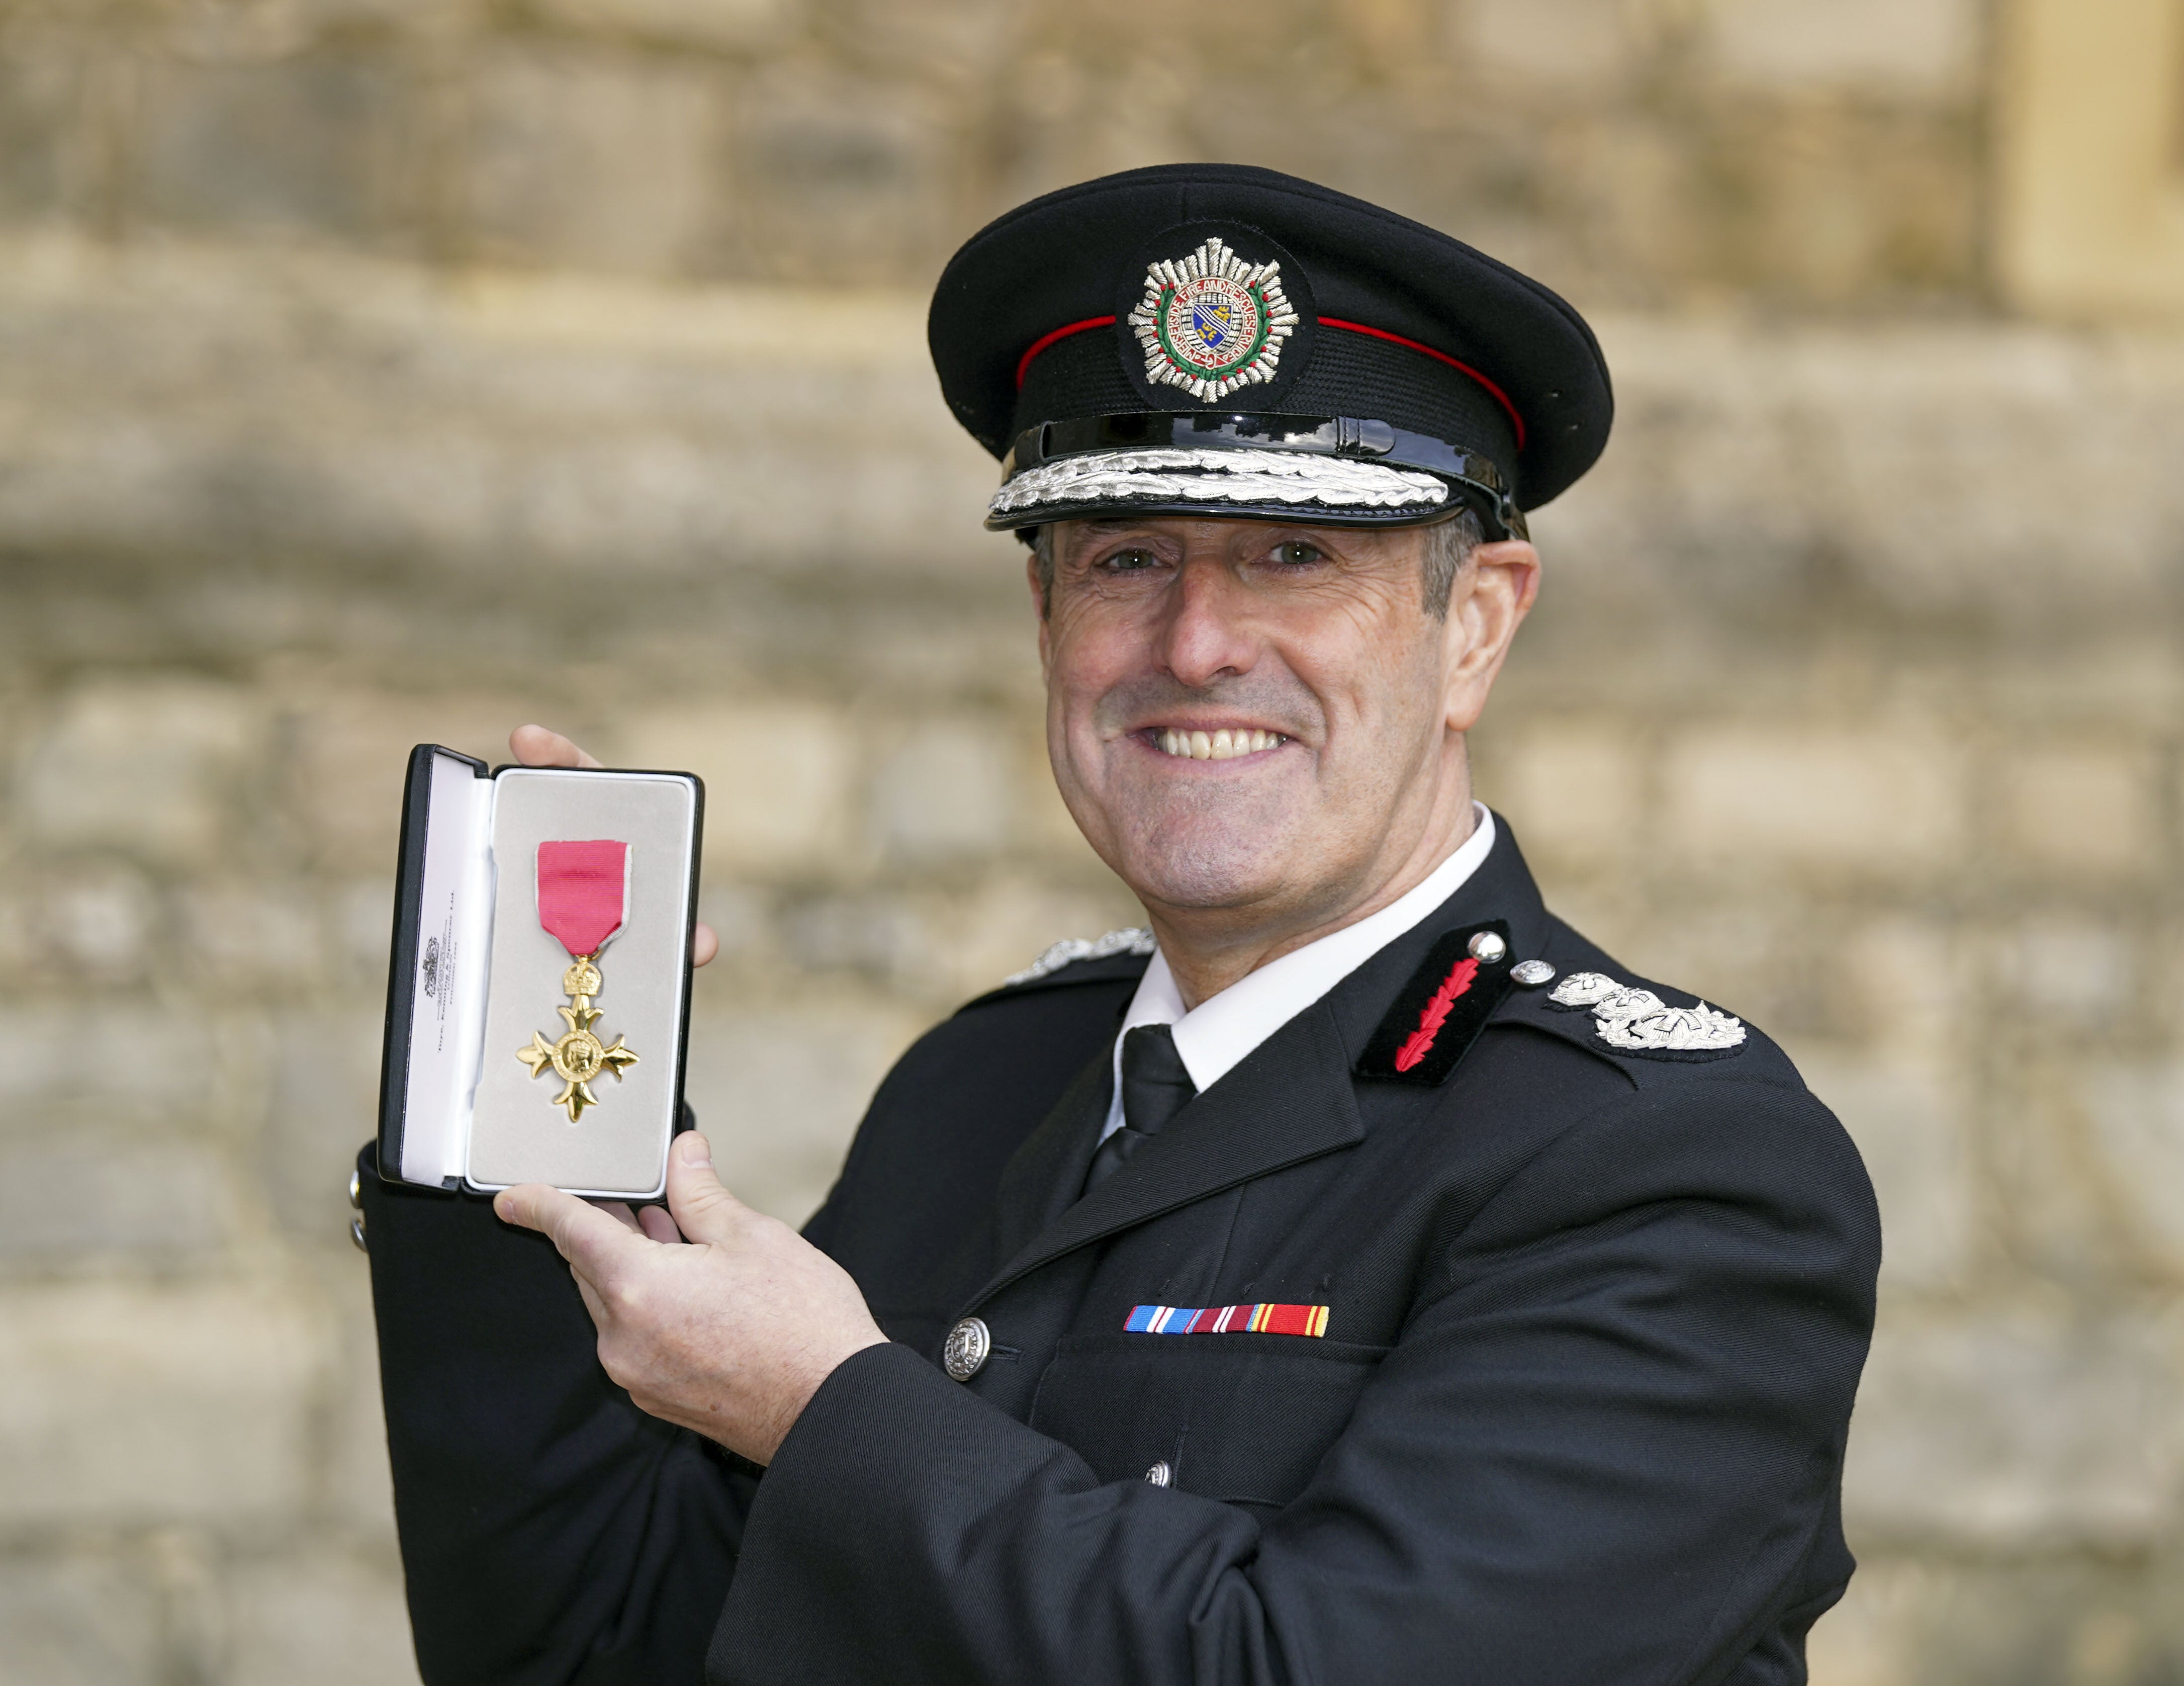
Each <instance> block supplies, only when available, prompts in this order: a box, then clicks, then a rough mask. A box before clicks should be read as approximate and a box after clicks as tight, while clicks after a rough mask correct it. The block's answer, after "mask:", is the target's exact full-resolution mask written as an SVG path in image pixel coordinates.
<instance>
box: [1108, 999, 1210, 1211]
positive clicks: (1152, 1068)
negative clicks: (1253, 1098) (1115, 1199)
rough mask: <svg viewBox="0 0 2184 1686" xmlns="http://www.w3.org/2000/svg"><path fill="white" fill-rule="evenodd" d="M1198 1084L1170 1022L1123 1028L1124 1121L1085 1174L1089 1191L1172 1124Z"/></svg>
mask: <svg viewBox="0 0 2184 1686" xmlns="http://www.w3.org/2000/svg"><path fill="white" fill-rule="evenodd" d="M1197 1092H1198V1086H1197V1085H1196V1084H1195V1083H1193V1082H1192V1081H1191V1080H1190V1072H1188V1071H1186V1070H1185V1069H1184V1064H1183V1056H1182V1055H1181V1054H1179V1053H1178V1052H1176V1051H1175V1032H1174V1031H1173V1030H1170V1029H1169V1028H1168V1027H1167V1025H1165V1024H1140V1025H1139V1026H1138V1028H1137V1029H1136V1030H1126V1031H1124V1032H1123V1123H1122V1125H1121V1127H1120V1128H1118V1129H1117V1130H1116V1131H1115V1132H1114V1133H1113V1134H1112V1135H1111V1136H1108V1138H1107V1139H1106V1141H1105V1142H1101V1143H1100V1150H1099V1152H1097V1153H1095V1154H1093V1156H1092V1168H1091V1169H1090V1170H1088V1171H1087V1172H1085V1174H1084V1192H1086V1193H1087V1194H1089V1193H1090V1192H1092V1191H1093V1190H1094V1189H1095V1188H1097V1187H1098V1186H1100V1184H1101V1183H1103V1182H1105V1181H1106V1180H1107V1179H1108V1178H1109V1177H1111V1176H1112V1175H1114V1174H1115V1173H1116V1172H1117V1171H1118V1170H1122V1168H1123V1160H1125V1159H1127V1158H1129V1157H1130V1155H1131V1154H1133V1153H1136V1152H1137V1151H1138V1149H1139V1148H1140V1147H1144V1146H1145V1143H1146V1142H1149V1141H1151V1139H1152V1138H1153V1137H1154V1136H1157V1135H1159V1134H1160V1133H1161V1131H1163V1130H1165V1129H1166V1128H1167V1124H1168V1120H1169V1119H1172V1118H1173V1117H1174V1116H1175V1115H1176V1114H1178V1113H1179V1112H1181V1111H1182V1110H1183V1105H1184V1102H1186V1101H1188V1100H1190V1097H1192V1096H1194V1095H1195V1094H1196V1093H1197Z"/></svg>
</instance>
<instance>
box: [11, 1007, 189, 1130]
mask: <svg viewBox="0 0 2184 1686" xmlns="http://www.w3.org/2000/svg"><path fill="white" fill-rule="evenodd" d="M14 1030H15V1035H14V1038H13V1039H12V1050H13V1063H12V1064H11V1066H10V1068H9V1072H8V1081H9V1087H10V1090H11V1091H12V1093H13V1095H14V1098H15V1100H16V1102H17V1103H18V1104H19V1106H20V1105H21V1104H23V1103H30V1104H31V1105H33V1106H36V1107H37V1108H42V1109H69V1110H70V1111H74V1110H77V1109H88V1110H91V1111H93V1112H95V1113H96V1114H97V1115H98V1116H99V1117H100V1118H102V1119H107V1120H109V1121H110V1120H112V1119H114V1118H116V1117H120V1116H135V1117H139V1118H147V1119H148V1118H153V1117H158V1118H161V1119H166V1120H168V1121H170V1122H171V1121H172V1120H174V1119H175V1118H177V1117H181V1118H183V1119H195V1118H197V1117H198V1115H199V1112H200V1103H202V1101H203V1097H204V1092H205V1078H206V1076H207V1075H208V1074H207V1068H208V1066H209V1065H212V1064H215V1063H216V1062H217V1061H218V1060H219V1059H220V1055H221V1046H220V1041H219V1039H218V1037H217V1036H216V1034H215V1031H214V1027H213V1025H212V1024H209V1022H208V1021H206V1020H205V1019H201V1018H198V1017H197V1016H196V1015H194V1014H192V1013H187V1012H183V1011H179V1010H175V1011H168V1010H163V1009H161V1008H155V1007H137V1006H121V1005H109V1004H105V1003H83V1004H70V1005H63V1004H59V1003H52V1002H45V1003H40V1004H37V1005H35V1006H25V1007H24V1008H20V1009H19V1010H18V1011H17V1012H16V1013H15V1015H14ZM193 1084H194V1086H192V1085H193ZM17 1121H20V1120H17ZM8 1122H9V1120H6V1119H0V1127H4V1125H6V1124H7V1123H8Z"/></svg>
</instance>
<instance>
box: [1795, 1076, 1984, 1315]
mask: <svg viewBox="0 0 2184 1686" xmlns="http://www.w3.org/2000/svg"><path fill="white" fill-rule="evenodd" d="M1791 1053H1792V1057H1793V1058H1795V1059H1796V1060H1797V1069H1799V1071H1801V1072H1802V1074H1803V1075H1804V1079H1805V1081H1806V1083H1807V1084H1808V1085H1809V1086H1810V1087H1811V1088H1812V1091H1813V1092H1814V1094H1816V1095H1818V1096H1819V1097H1820V1099H1821V1100H1823V1101H1824V1102H1825V1103H1827V1105H1828V1106H1829V1108H1830V1109H1831V1110H1832V1111H1833V1112H1834V1113H1835V1114H1836V1117H1837V1118H1839V1119H1841V1120H1842V1123H1843V1127H1844V1128H1845V1129H1846V1130H1847V1131H1849V1132H1850V1135H1851V1139H1852V1140H1853V1142H1856V1143H1857V1144H1858V1153H1859V1155H1860V1156H1861V1157H1862V1158H1864V1160H1865V1169H1866V1174H1867V1175H1869V1176H1870V1177H1871V1178H1872V1179H1873V1190H1874V1195H1875V1198H1876V1199H1877V1200H1878V1201H1879V1202H1880V1229H1881V1238H1882V1242H1881V1245H1882V1251H1881V1265H1880V1279H1881V1281H1882V1283H1883V1284H1884V1285H1885V1286H1886V1287H1897V1288H1905V1289H1924V1290H1934V1289H1940V1288H1946V1287H1951V1286H1960V1285H1962V1284H1963V1283H1964V1282H1966V1281H1969V1280H1970V1277H1971V1276H1972V1274H1973V1270H1974V1266H1975V1259H1974V1255H1973V1246H1974V1242H1975V1233H1976V1224H1977V1219H1978V1209H1979V1196H1978V1186H1977V1184H1976V1182H1975V1168H1974V1161H1973V1157H1972V1144H1971V1141H1970V1131H1969V1127H1968V1125H1969V1120H1968V1113H1967V1108H1966V1106H1965V1101H1964V1080H1963V1078H1962V1077H1961V1075H1959V1074H1958V1073H1956V1072H1953V1071H1951V1070H1950V1069H1947V1067H1946V1066H1944V1065H1942V1064H1941V1063H1940V1062H1939V1061H1938V1060H1936V1059H1935V1058H1931V1057H1928V1058H1919V1056H1917V1055H1915V1054H1912V1055H1907V1054H1902V1053H1897V1054H1892V1055H1879V1056H1876V1055H1874V1054H1872V1053H1870V1052H1864V1051H1862V1050H1857V1049H1851V1048H1844V1047H1818V1046H1799V1047H1794V1048H1793V1049H1792V1050H1791Z"/></svg>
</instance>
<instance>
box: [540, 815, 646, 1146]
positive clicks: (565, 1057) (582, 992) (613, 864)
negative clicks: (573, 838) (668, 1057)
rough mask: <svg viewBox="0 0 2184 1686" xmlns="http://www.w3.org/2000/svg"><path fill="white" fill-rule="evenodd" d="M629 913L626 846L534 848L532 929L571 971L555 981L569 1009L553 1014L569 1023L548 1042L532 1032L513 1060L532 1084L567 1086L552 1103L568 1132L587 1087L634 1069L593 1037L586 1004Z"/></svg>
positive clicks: (604, 842)
mask: <svg viewBox="0 0 2184 1686" xmlns="http://www.w3.org/2000/svg"><path fill="white" fill-rule="evenodd" d="M628 912H629V845H628V844H627V843H623V842H621V841H618V840H616V839H613V838H594V839H592V840H588V841H584V842H554V843H541V844H540V845H539V846H538V923H539V924H541V925H542V926H543V927H544V928H545V930H546V931H547V932H548V934H549V935H551V936H553V937H554V940H555V941H558V942H560V945H561V946H562V947H564V948H565V949H567V950H568V951H569V956H570V964H569V969H568V970H567V971H565V972H564V973H563V974H561V990H562V992H563V993H564V994H565V995H566V996H567V997H569V998H570V1000H571V1002H573V1003H574V1005H572V1006H569V1007H557V1008H554V1011H555V1012H556V1013H560V1015H561V1017H562V1018H564V1019H566V1020H567V1021H568V1023H569V1029H568V1033H567V1034H566V1035H565V1036H563V1037H562V1038H561V1040H560V1041H558V1042H549V1041H547V1040H546V1038H545V1037H544V1036H543V1035H541V1034H539V1033H538V1032H536V1031H533V1032H532V1037H531V1041H530V1042H529V1044H528V1045H526V1047H521V1048H518V1049H517V1050H516V1051H515V1057H516V1058H518V1059H520V1060H521V1061H522V1062H523V1063H524V1064H526V1065H527V1066H529V1067H530V1068H531V1075H532V1076H533V1077H536V1076H538V1074H539V1073H540V1072H542V1071H544V1070H546V1069H548V1068H549V1067H550V1068H551V1069H553V1072H554V1075H555V1076H557V1077H559V1078H560V1079H561V1080H562V1082H563V1084H564V1085H565V1087H564V1088H563V1089H562V1091H561V1092H560V1094H558V1095H556V1096H555V1097H554V1105H555V1106H557V1107H566V1108H568V1109H569V1122H570V1123H571V1124H574V1123H575V1122H576V1121H577V1119H579V1118H581V1117H582V1115H583V1111H584V1108H586V1107H595V1106H597V1105H598V1104H599V1097H598V1096H596V1095H594V1094H593V1092H592V1088H591V1080H592V1079H593V1078H594V1077H597V1076H598V1075H599V1074H600V1073H601V1072H602V1071H611V1072H612V1073H614V1075H615V1078H616V1081H620V1080H621V1074H622V1068H623V1067H625V1066H629V1065H634V1064H637V1056H636V1055H635V1054H633V1053H632V1052H630V1051H629V1050H628V1049H627V1047H623V1046H622V1040H621V1037H620V1036H616V1038H615V1039H614V1043H613V1045H612V1046H611V1047H610V1046H608V1045H607V1044H605V1043H604V1042H602V1041H599V1038H598V1037H597V1036H594V1035H593V1033H592V1025H593V1023H594V1022H595V1021H596V1020H597V1019H599V1009H598V1008H595V1007H593V1005H592V997H594V996H596V995H598V994H599V991H600V990H601V989H602V988H603V987H604V980H602V979H601V978H600V976H599V967H598V966H597V965H596V964H595V962H596V961H597V960H598V959H599V951H600V950H601V949H602V948H604V947H605V946H607V943H608V941H610V939H611V938H612V937H613V936H614V935H615V933H616V931H619V930H621V927H622V922H623V920H624V919H625V918H627V916H628Z"/></svg>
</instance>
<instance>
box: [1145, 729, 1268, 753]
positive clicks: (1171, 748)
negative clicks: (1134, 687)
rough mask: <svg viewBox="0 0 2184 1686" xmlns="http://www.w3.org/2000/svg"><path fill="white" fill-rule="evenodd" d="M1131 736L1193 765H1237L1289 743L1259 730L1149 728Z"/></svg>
mask: <svg viewBox="0 0 2184 1686" xmlns="http://www.w3.org/2000/svg"><path fill="white" fill-rule="evenodd" d="M1129 735H1130V736H1132V737H1134V738H1135V739H1137V740H1139V742H1140V743H1142V744H1145V745H1147V746H1148V747H1150V748H1152V749H1156V750H1158V751H1160V752H1161V753H1162V755H1168V756H1178V757H1180V758H1182V759H1185V760H1190V761H1234V760H1235V759H1237V758H1238V757H1239V756H1252V755H1264V754H1265V753H1266V752H1267V751H1269V750H1277V749H1279V748H1280V747H1281V746H1282V745H1284V744H1285V743H1287V742H1289V739H1288V737H1287V736H1285V735H1284V734H1282V733H1280V732H1269V731H1267V730H1264V729H1262V728H1259V727H1255V726H1216V727H1212V728H1206V727H1197V726H1146V727H1143V728H1141V729H1139V730H1137V731H1135V732H1133V733H1131V734H1129Z"/></svg>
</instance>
